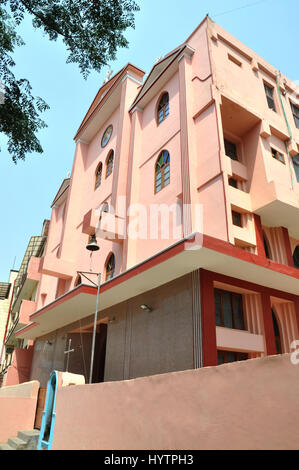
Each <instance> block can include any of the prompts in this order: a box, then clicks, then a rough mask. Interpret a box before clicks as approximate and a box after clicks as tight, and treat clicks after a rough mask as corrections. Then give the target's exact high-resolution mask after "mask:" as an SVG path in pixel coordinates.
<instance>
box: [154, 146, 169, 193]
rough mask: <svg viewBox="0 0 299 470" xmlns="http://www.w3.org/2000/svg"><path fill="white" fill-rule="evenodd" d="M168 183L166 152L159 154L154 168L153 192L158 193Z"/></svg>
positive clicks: (167, 158)
mask: <svg viewBox="0 0 299 470" xmlns="http://www.w3.org/2000/svg"><path fill="white" fill-rule="evenodd" d="M169 183H170V156H169V153H168V152H167V150H163V152H161V153H160V155H159V158H158V160H157V163H156V168H155V192H156V193H158V192H159V191H161V189H163V188H164V187H165V186H167V185H168V184H169Z"/></svg>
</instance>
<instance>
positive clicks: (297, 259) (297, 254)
mask: <svg viewBox="0 0 299 470" xmlns="http://www.w3.org/2000/svg"><path fill="white" fill-rule="evenodd" d="M293 260H294V266H295V268H299V245H297V246H296V248H295V250H294V253H293Z"/></svg>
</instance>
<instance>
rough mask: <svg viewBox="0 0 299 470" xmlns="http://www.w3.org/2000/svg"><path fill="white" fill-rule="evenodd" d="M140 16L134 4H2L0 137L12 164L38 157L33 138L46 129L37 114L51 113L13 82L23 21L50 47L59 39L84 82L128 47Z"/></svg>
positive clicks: (125, 0)
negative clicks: (0, 135) (38, 31)
mask: <svg viewBox="0 0 299 470" xmlns="http://www.w3.org/2000/svg"><path fill="white" fill-rule="evenodd" d="M138 10H139V7H138V5H137V4H136V2H135V1H133V0H99V1H96V0H0V81H1V82H2V85H3V94H4V100H2V101H0V103H2V104H0V132H2V133H4V134H6V136H7V137H8V151H9V152H10V154H11V155H12V159H13V161H14V162H15V163H16V162H17V160H18V159H25V156H26V154H27V153H29V152H38V153H42V151H43V150H42V147H41V144H40V142H39V140H38V138H37V136H36V134H37V132H38V130H39V129H42V128H44V127H46V123H45V122H44V121H43V120H42V119H41V118H40V114H41V113H42V112H43V111H45V110H46V109H48V108H49V106H48V105H47V104H46V103H45V101H44V100H43V99H42V98H39V97H37V98H35V97H34V96H33V95H32V93H31V92H32V88H31V86H30V83H29V81H28V80H26V79H24V78H22V79H17V78H16V77H15V75H14V73H13V71H12V69H13V67H14V65H15V63H14V60H13V58H12V54H13V52H14V50H15V48H16V47H18V46H22V45H24V41H23V39H22V38H21V37H20V36H19V35H18V34H17V27H18V25H19V24H20V23H21V22H22V20H23V19H24V16H25V15H27V14H30V15H31V16H32V24H33V26H34V28H38V29H41V30H42V31H43V33H44V34H45V35H46V36H47V37H48V38H49V40H50V41H56V40H57V39H58V38H61V39H62V41H63V43H64V44H65V46H66V49H67V52H68V57H67V63H77V64H78V66H79V69H80V71H81V73H82V74H83V77H84V78H87V77H88V75H89V73H90V71H91V70H96V71H98V72H100V70H101V69H102V67H103V66H105V65H107V64H108V63H109V61H111V60H114V59H115V58H116V52H117V49H118V48H119V47H128V41H127V40H126V38H125V36H124V32H125V30H126V29H127V28H129V27H132V28H134V26H135V22H134V14H135V12H136V11H138Z"/></svg>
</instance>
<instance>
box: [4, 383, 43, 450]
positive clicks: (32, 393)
mask: <svg viewBox="0 0 299 470" xmlns="http://www.w3.org/2000/svg"><path fill="white" fill-rule="evenodd" d="M38 391H39V382H38V381H37V380H33V381H32V382H26V383H23V384H20V385H13V386H10V387H2V388H0V442H2V443H5V442H7V439H8V438H9V437H16V436H17V434H18V431H24V430H31V429H33V427H34V420H35V413H36V405H37V398H38Z"/></svg>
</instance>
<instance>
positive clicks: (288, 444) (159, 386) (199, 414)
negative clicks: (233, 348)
mask: <svg viewBox="0 0 299 470" xmlns="http://www.w3.org/2000/svg"><path fill="white" fill-rule="evenodd" d="M298 371H299V365H293V364H292V362H291V360H290V355H289V354H285V355H281V356H268V357H265V358H261V359H251V360H248V361H244V362H237V363H231V364H224V365H221V366H217V367H206V368H203V369H197V370H186V371H183V372H174V373H168V374H163V375H156V376H151V377H143V378H139V379H134V380H129V381H122V382H110V383H102V384H92V385H83V386H74V387H66V388H61V389H59V390H58V393H57V401H56V423H55V430H54V440H53V449H55V450H60V449H161V450H163V449H297V450H298V449H299V430H298V418H299V374H298ZM74 410H75V411H76V412H74ZM70 429H71V430H72V432H69V431H70Z"/></svg>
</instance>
